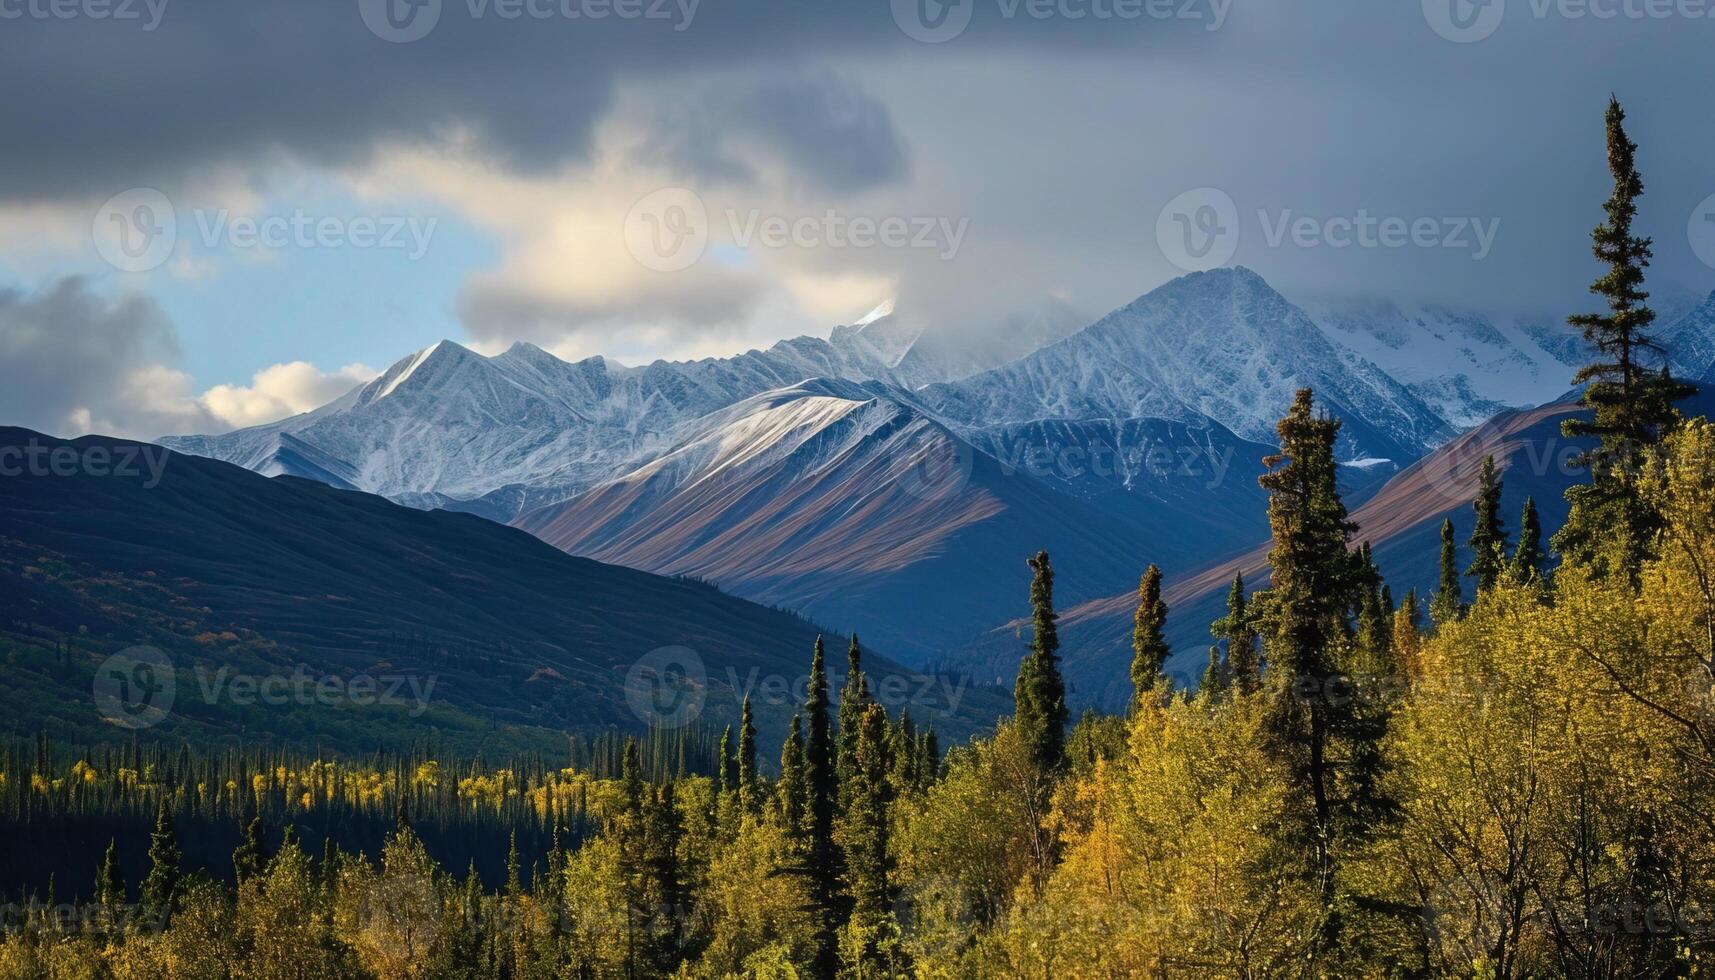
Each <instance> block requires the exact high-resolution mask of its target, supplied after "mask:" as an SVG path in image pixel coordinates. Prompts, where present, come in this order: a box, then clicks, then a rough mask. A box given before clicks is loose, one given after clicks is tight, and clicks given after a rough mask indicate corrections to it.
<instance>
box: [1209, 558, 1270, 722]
mask: <svg viewBox="0 0 1715 980" xmlns="http://www.w3.org/2000/svg"><path fill="white" fill-rule="evenodd" d="M1251 619H1252V617H1251V614H1250V610H1248V609H1247V608H1246V605H1245V576H1244V573H1243V572H1235V573H1234V574H1233V586H1232V588H1231V589H1228V590H1227V615H1226V616H1225V617H1224V618H1222V619H1218V620H1216V621H1215V623H1214V626H1213V628H1212V629H1211V630H1210V632H1212V633H1214V634H1215V636H1217V637H1219V638H1220V639H1223V640H1226V641H1227V657H1226V672H1227V678H1228V682H1229V683H1230V684H1231V686H1232V688H1233V689H1234V690H1236V691H1238V692H1240V693H1242V694H1250V693H1253V692H1254V691H1256V689H1257V688H1258V687H1260V686H1261V685H1262V670H1261V667H1260V665H1259V664H1258V663H1257V656H1256V626H1255V624H1254V623H1252V621H1251Z"/></svg>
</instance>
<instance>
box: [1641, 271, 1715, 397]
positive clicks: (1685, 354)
mask: <svg viewBox="0 0 1715 980" xmlns="http://www.w3.org/2000/svg"><path fill="white" fill-rule="evenodd" d="M1656 323H1657V327H1656V328H1655V334H1656V340H1657V341H1658V342H1660V343H1661V345H1662V346H1663V347H1666V348H1667V351H1668V355H1669V357H1670V359H1671V361H1672V363H1673V369H1674V371H1675V372H1676V373H1678V374H1679V375H1680V376H1681V377H1685V378H1691V379H1693V380H1699V381H1704V382H1715V292H1712V293H1710V294H1709V295H1708V296H1707V297H1705V298H1704V300H1703V302H1702V303H1700V304H1698V305H1697V306H1695V307H1693V308H1691V309H1690V310H1687V311H1686V312H1685V314H1684V315H1683V316H1680V317H1679V318H1677V319H1675V320H1667V319H1666V318H1663V317H1658V318H1657V320H1656ZM1664 323H1665V324H1666V326H1665V327H1662V326H1661V324H1664Z"/></svg>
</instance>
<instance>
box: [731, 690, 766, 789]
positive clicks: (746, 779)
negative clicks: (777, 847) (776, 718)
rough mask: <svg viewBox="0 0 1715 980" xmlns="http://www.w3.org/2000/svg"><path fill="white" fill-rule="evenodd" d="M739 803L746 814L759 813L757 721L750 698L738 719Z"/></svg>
mask: <svg viewBox="0 0 1715 980" xmlns="http://www.w3.org/2000/svg"><path fill="white" fill-rule="evenodd" d="M737 761H738V767H737V768H738V801H739V805H740V806H741V807H743V808H744V812H746V813H755V812H757V809H758V805H759V803H760V801H759V800H758V799H757V795H756V721H755V720H754V719H753V718H752V717H751V714H750V698H748V697H746V698H745V699H744V705H743V707H741V708H740V709H739V719H738V760H737Z"/></svg>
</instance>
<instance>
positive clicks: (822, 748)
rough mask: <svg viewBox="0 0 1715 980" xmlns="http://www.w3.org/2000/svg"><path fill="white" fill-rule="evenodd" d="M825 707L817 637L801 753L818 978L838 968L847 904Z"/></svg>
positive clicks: (836, 788) (824, 679)
mask: <svg viewBox="0 0 1715 980" xmlns="http://www.w3.org/2000/svg"><path fill="white" fill-rule="evenodd" d="M828 708H829V705H828V671H827V664H826V658H825V654H824V650H823V646H822V638H821V637H819V636H818V637H816V652H815V654H814V656H813V657H812V658H811V660H810V683H809V693H808V697H807V698H806V700H805V703H804V716H805V719H806V720H807V722H808V724H809V728H810V732H809V737H808V739H807V741H806V743H805V750H804V774H805V782H806V783H807V784H808V787H809V791H810V792H809V831H810V833H809V838H810V839H809V850H808V852H807V854H806V855H805V858H806V866H807V870H808V872H809V878H810V900H811V902H812V903H813V905H814V909H813V910H812V914H813V915H814V916H815V922H816V932H815V950H816V952H815V959H814V962H813V964H812V966H813V972H814V973H815V975H816V976H817V977H833V976H834V975H835V972H836V971H837V969H838V967H839V931H840V927H841V925H842V924H843V923H844V921H845V915H846V903H845V900H844V896H843V895H842V893H841V891H840V880H841V877H842V872H841V867H840V864H841V860H840V859H841V855H840V848H839V846H838V845H837V844H836V843H835V842H834V817H835V815H836V811H837V809H838V805H839V783H838V776H837V774H836V773H835V771H834V733H833V731H832V728H833V719H832V717H831V716H830V714H829V710H828Z"/></svg>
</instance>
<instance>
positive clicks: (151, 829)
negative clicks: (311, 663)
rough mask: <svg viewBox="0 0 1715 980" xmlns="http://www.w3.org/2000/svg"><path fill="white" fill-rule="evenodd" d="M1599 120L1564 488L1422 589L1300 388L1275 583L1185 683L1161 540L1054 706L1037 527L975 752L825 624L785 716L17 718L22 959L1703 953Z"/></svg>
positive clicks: (1404, 961) (1693, 617) (2, 936)
mask: <svg viewBox="0 0 1715 980" xmlns="http://www.w3.org/2000/svg"><path fill="white" fill-rule="evenodd" d="M1606 123H1607V132H1606V137H1607V150H1608V164H1609V168H1610V171H1611V173H1612V176H1613V193H1612V196H1611V197H1610V198H1609V199H1608V201H1607V203H1606V205H1605V214H1606V217H1605V219H1604V221H1603V222H1602V224H1601V225H1600V226H1599V227H1598V228H1597V229H1596V230H1595V232H1594V235H1593V247H1594V253H1595V256H1596V258H1597V259H1598V260H1599V261H1600V262H1601V263H1602V265H1603V268H1604V273H1603V275H1602V276H1601V278H1600V279H1598V280H1597V281H1596V282H1595V284H1594V285H1593V287H1592V291H1593V293H1594V294H1595V295H1596V297H1597V300H1598V302H1599V303H1600V306H1599V307H1597V308H1596V311H1595V312H1591V313H1586V314H1580V315H1578V316H1575V317H1573V318H1572V325H1573V327H1575V328H1576V329H1577V330H1579V331H1581V335H1582V337H1583V338H1584V340H1585V341H1587V343H1588V347H1589V349H1590V350H1591V351H1592V355H1591V356H1592V360H1591V362H1590V363H1589V365H1588V366H1587V367H1586V368H1584V369H1583V370H1582V371H1581V372H1580V373H1579V375H1578V377H1577V379H1576V381H1577V383H1578V384H1579V385H1581V386H1582V391H1583V394H1582V405H1583V407H1584V409H1585V410H1586V411H1585V413H1584V414H1583V415H1581V416H1580V417H1579V418H1578V419H1576V420H1575V421H1573V422H1570V423H1568V427H1567V434H1568V435H1569V436H1578V437H1582V438H1585V439H1587V440H1588V444H1589V445H1591V446H1592V447H1593V448H1592V449H1590V451H1588V452H1587V453H1585V454H1584V455H1583V456H1581V457H1580V458H1579V459H1578V460H1576V466H1577V467H1578V468H1579V470H1580V472H1581V473H1582V479H1581V482H1580V483H1579V484H1578V485H1577V486H1576V487H1575V488H1574V489H1573V490H1572V491H1571V492H1570V493H1569V495H1568V496H1569V503H1570V517H1569V518H1568V520H1567V521H1566V523H1565V524H1564V526H1562V527H1558V528H1548V527H1543V526H1541V521H1540V519H1539V517H1538V515H1537V509H1536V505H1535V503H1534V502H1527V504H1526V505H1525V508H1524V510H1523V511H1522V513H1519V514H1511V513H1503V512H1502V508H1501V493H1502V488H1503V486H1504V484H1505V480H1506V473H1505V471H1504V469H1502V468H1500V467H1498V466H1497V465H1496V464H1495V460H1494V459H1492V458H1491V459H1488V460H1486V461H1484V464H1483V466H1482V468H1481V472H1480V476H1479V481H1478V482H1479V486H1478V490H1477V494H1476V498H1475V502H1474V505H1473V506H1472V507H1470V508H1469V509H1467V510H1462V511H1461V512H1460V513H1459V514H1458V515H1456V516H1455V517H1454V518H1452V519H1450V520H1448V521H1447V522H1446V523H1445V524H1444V525H1443V528H1442V559H1441V565H1440V570H1439V572H1440V575H1439V583H1440V584H1439V587H1438V589H1437V590H1436V591H1435V592H1434V593H1433V594H1430V595H1422V596H1420V595H1418V594H1417V593H1416V592H1415V590H1412V591H1406V592H1404V594H1400V595H1396V594H1395V592H1394V590H1393V589H1391V588H1390V586H1389V584H1388V583H1387V582H1386V581H1384V579H1383V577H1382V575H1381V573H1380V572H1379V571H1378V568H1377V566H1376V563H1375V561H1374V560H1373V558H1372V555H1371V550H1370V547H1369V545H1368V544H1367V543H1365V541H1364V540H1363V528H1361V527H1357V526H1355V525H1354V523H1353V522H1352V520H1351V519H1350V516H1349V514H1348V511H1347V508H1346V505H1345V504H1344V503H1343V502H1342V500H1341V495H1340V492H1339V489H1338V476H1339V472H1338V464H1337V462H1336V456H1335V445H1336V441H1337V439H1338V438H1339V437H1340V432H1341V421H1340V419H1338V418H1336V417H1334V416H1332V415H1330V414H1328V413H1327V412H1325V411H1323V410H1322V409H1321V408H1320V407H1319V405H1318V402H1317V399H1316V396H1315V395H1314V393H1313V392H1312V391H1309V390H1303V391H1300V392H1299V393H1298V396H1297V399H1296V401H1295V402H1294V403H1293V404H1292V405H1291V407H1290V409H1289V410H1288V411H1287V412H1286V414H1285V415H1284V417H1283V418H1281V419H1280V421H1279V424H1278V430H1277V432H1278V446H1279V452H1278V454H1276V455H1273V456H1270V457H1269V458H1268V459H1267V460H1266V461H1265V463H1266V467H1267V471H1266V473H1265V475H1264V476H1263V477H1262V479H1261V483H1262V488H1263V489H1264V490H1265V491H1266V493H1267V500H1268V503H1267V518H1268V524H1269V528H1270V530H1271V532H1272V546H1271V551H1270V553H1269V566H1270V569H1271V574H1270V577H1269V578H1268V579H1267V580H1266V581H1250V582H1247V581H1245V580H1244V579H1243V578H1241V577H1235V578H1234V579H1233V581H1232V586H1231V591H1230V594H1229V598H1228V602H1227V611H1226V614H1225V615H1224V616H1223V617H1221V618H1220V619H1219V620H1217V621H1216V622H1214V623H1212V624H1210V628H1211V632H1212V634H1213V636H1214V638H1215V639H1216V641H1217V642H1216V643H1215V645H1214V646H1212V647H1210V648H1209V650H1208V662H1207V668H1206V670H1205V671H1204V672H1203V675H1202V681H1201V683H1200V684H1198V685H1197V686H1196V687H1195V689H1190V688H1188V687H1186V686H1184V685H1177V684H1175V683H1173V682H1172V681H1171V680H1170V679H1169V678H1168V676H1167V675H1166V674H1165V673H1164V669H1165V665H1166V663H1167V661H1168V658H1169V657H1170V656H1172V655H1174V654H1175V651H1173V650H1172V649H1170V647H1169V644H1168V641H1167V639H1166V633H1165V631H1164V627H1165V625H1166V624H1167V623H1169V622H1170V620H1171V617H1172V616H1173V615H1174V610H1172V609H1170V608H1168V605H1167V603H1166V602H1165V601H1164V600H1163V598H1162V596H1163V587H1164V583H1163V575H1162V573H1161V571H1160V570H1159V569H1158V568H1157V567H1156V566H1155V565H1153V564H1150V562H1149V560H1148V556H1139V561H1138V564H1139V566H1140V567H1144V568H1146V569H1147V570H1146V571H1144V572H1143V573H1142V576H1141V579H1140V582H1139V589H1138V605H1137V611H1136V619H1135V628H1134V631H1133V649H1134V654H1135V656H1134V659H1133V661H1132V663H1131V668H1130V683H1131V687H1132V697H1131V701H1130V704H1129V706H1128V708H1127V709H1126V711H1125V712H1124V713H1123V714H1111V715H1103V714H1097V713H1093V712H1092V713H1085V714H1083V715H1082V716H1081V717H1077V718H1073V717H1071V713H1070V712H1069V710H1068V706H1067V686H1066V683H1065V681H1064V679H1063V674H1062V661H1061V655H1060V639H1059V627H1058V620H1059V613H1058V612H1057V610H1056V606H1055V594H1054V581H1055V571H1056V568H1055V565H1054V563H1053V559H1052V557H1051V555H1050V554H1049V553H1048V552H1046V551H1036V552H1035V553H1033V554H1031V553H1029V552H1030V551H1031V550H1032V549H1031V548H1030V547H1029V544H1028V543H1027V542H1026V543H1021V549H1020V550H1021V553H1020V556H1019V557H1020V559H1021V560H1028V563H1029V569H1030V572H1031V584H1030V588H1029V593H1028V596H1027V597H1023V596H1021V597H1020V599H1021V600H1024V599H1027V600H1028V609H1029V620H1028V627H1027V628H1026V629H1024V630H1023V631H1022V633H1021V636H1022V637H1023V643H1024V644H1025V649H1023V650H1021V651H1020V652H1021V659H1020V662H1019V666H1018V673H1017V678H1016V683H1015V686H1014V711H1013V713H1012V715H1011V716H1010V717H1006V718H1002V719H998V721H997V724H996V725H995V727H994V728H993V730H992V731H991V732H988V733H986V734H984V735H981V736H979V737H977V738H974V739H972V740H970V741H968V742H966V743H964V744H957V745H942V744H939V742H940V740H939V739H938V738H937V736H936V733H935V732H934V731H933V730H932V729H931V728H929V727H928V726H921V727H920V726H918V725H916V724H915V723H914V722H913V721H912V719H911V718H910V717H909V715H908V714H905V713H899V712H895V713H890V712H889V711H888V710H887V709H886V708H884V707H883V705H882V704H881V703H880V701H879V700H878V699H877V698H875V697H874V696H873V695H872V693H871V691H870V689H869V685H868V680H867V678H866V675H865V673H864V667H863V650H862V649H861V647H860V646H859V644H858V642H857V640H856V638H855V637H854V638H852V639H851V641H850V644H849V647H848V646H846V644H845V643H843V642H842V643H840V644H833V643H829V644H828V645H827V646H824V645H823V643H822V642H821V641H818V642H817V644H816V646H815V648H814V649H813V650H805V651H804V662H805V665H806V670H807V676H808V678H809V681H808V684H807V685H806V686H805V687H804V691H805V696H804V698H803V700H802V702H801V703H800V704H799V705H798V706H797V707H798V710H797V714H796V717H794V718H793V719H792V722H791V727H790V733H789V735H788V736H787V737H786V739H785V740H784V742H783V744H779V745H773V744H768V745H764V744H759V742H758V736H757V729H756V726H755V724H754V723H753V720H752V717H751V714H750V710H749V709H750V706H749V704H748V702H747V703H746V704H745V709H744V713H743V715H742V717H741V720H740V722H739V723H738V724H737V725H736V726H733V727H732V728H729V729H727V730H726V731H725V732H723V733H719V734H717V733H716V732H713V731H707V730H704V729H702V728H699V727H696V726H694V725H692V726H687V727H684V728H677V729H655V730H651V731H649V732H647V733H643V734H640V735H637V736H635V737H617V736H606V737H604V738H602V739H600V740H597V741H595V742H589V741H587V740H582V739H574V740H572V741H571V742H569V743H568V747H567V750H566V752H565V753H564V754H563V755H560V756H558V757H554V758H550V757H548V756H547V755H545V754H536V755H529V756H518V757H512V758H505V759H497V758H481V757H477V758H456V757H450V756H442V755H440V754H438V753H436V752H435V751H433V750H432V749H429V748H426V747H412V748H402V749H400V750H398V751H390V752H377V753H374V754H372V755H369V756H363V757H342V756H336V755H332V754H327V753H320V752H315V751H311V750H291V749H282V748H276V747H269V748H262V747H243V746H232V745H221V746H214V747H210V746H198V745H191V744H159V743H152V742H148V741H146V740H141V739H138V740H132V741H124V742H114V743H112V744H101V745H82V744H77V745H74V744H63V743H61V742H58V741H56V740H55V737H54V733H52V732H45V733H42V734H40V735H39V736H37V737H34V738H27V737H20V738H15V739H13V740H12V741H10V742H9V743H7V744H5V745H4V747H3V752H0V835H4V837H5V838H6V840H5V842H4V844H3V845H0V854H4V856H5V861H6V864H7V867H8V872H7V873H8V876H9V877H8V880H5V881H0V896H3V897H4V899H5V901H6V902H7V903H8V904H7V905H6V906H5V908H6V911H7V916H8V919H7V921H6V922H5V924H4V930H3V931H0V977H4V978H35V977H54V978H62V977H63V978H71V977H79V978H82V977H88V978H98V977H99V978H109V977H111V978H124V980H131V978H204V977H206V978H228V977H232V978H259V980H260V978H333V977H352V978H380V980H406V978H411V980H415V978H508V980H514V978H515V980H525V978H548V977H591V978H594V977H616V978H617V977H623V978H646V977H755V978H786V977H828V978H832V977H852V978H881V977H1041V978H1061V977H1068V978H1070V977H1092V978H1094V977H1102V978H1112V977H1178V976H1208V977H1277V976H1286V977H1441V976H1445V977H1536V976H1574V977H1680V976H1685V977H1689V976H1702V975H1707V974H1708V973H1709V972H1710V971H1711V970H1712V969H1715V697H1712V682H1715V424H1712V423H1711V422H1710V421H1708V420H1706V419H1702V418H1687V417H1684V415H1683V414H1682V413H1681V412H1680V411H1679V409H1678V408H1677V407H1676V405H1678V404H1679V403H1681V402H1682V400H1683V398H1684V397H1685V396H1686V395H1687V393H1688V391H1689V389H1688V388H1687V387H1686V386H1684V385H1682V384H1681V383H1680V382H1678V381H1676V380H1675V379H1674V378H1673V377H1671V376H1670V375H1669V374H1668V372H1666V371H1665V370H1662V369H1660V368H1659V366H1658V360H1657V359H1656V358H1654V357H1653V356H1652V355H1653V353H1654V351H1655V344H1654V341H1653V340H1652V336H1651V333H1650V324H1651V320H1652V313H1651V311H1650V307H1649V305H1648V293H1647V291H1646V289H1645V283H1644V275H1645V270H1646V268H1647V266H1648V263H1649V258H1650V252H1651V243H1650V242H1649V240H1647V239H1645V238H1641V237H1638V236H1637V235H1636V234H1635V233H1634V231H1633V219H1634V216H1635V214H1636V209H1637V203H1636V202H1637V199H1638V198H1639V196H1640V194H1641V193H1642V190H1643V185H1642V181H1641V178H1640V177H1639V175H1638V173H1637V171H1636V169H1635V167H1634V163H1633V152H1634V150H1635V147H1634V146H1633V144H1632V143H1631V141H1630V140H1629V139H1628V137H1627V135H1626V132H1625V129H1624V114H1623V112H1622V111H1621V109H1620V107H1619V105H1618V104H1617V103H1612V104H1610V106H1609V108H1608V114H1607V120H1606ZM1460 544H1463V545H1465V546H1466V548H1467V549H1468V552H1469V554H1470V555H1472V558H1471V560H1470V561H1469V562H1468V564H1467V563H1464V562H1461V561H1459V559H1458V546H1459V545H1460ZM1461 565H1464V566H1465V567H1460V566H1461ZM1021 606H1022V602H1021ZM830 639H831V638H830ZM841 647H845V649H841ZM1179 652H1180V653H1183V652H1184V651H1179ZM835 658H839V659H840V661H842V662H834V661H835ZM834 675H839V676H842V677H843V678H844V682H843V684H842V686H841V687H840V689H839V690H833V689H831V687H830V677H831V676H834Z"/></svg>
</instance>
